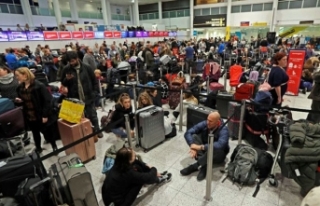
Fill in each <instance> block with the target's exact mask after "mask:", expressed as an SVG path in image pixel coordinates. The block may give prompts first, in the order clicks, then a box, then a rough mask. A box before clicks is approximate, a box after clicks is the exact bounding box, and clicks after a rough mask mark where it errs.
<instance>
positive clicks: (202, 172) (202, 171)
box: [197, 166, 207, 181]
mask: <svg viewBox="0 0 320 206" xmlns="http://www.w3.org/2000/svg"><path fill="white" fill-rule="evenodd" d="M206 176H207V167H206V166H202V167H201V168H200V171H199V173H198V176H197V180H198V181H202V180H204V179H205V178H206Z"/></svg>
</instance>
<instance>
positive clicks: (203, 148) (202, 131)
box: [180, 112, 230, 181]
mask: <svg viewBox="0 0 320 206" xmlns="http://www.w3.org/2000/svg"><path fill="white" fill-rule="evenodd" d="M209 134H214V143H213V147H214V150H213V159H212V161H213V164H214V165H215V164H221V163H223V162H224V161H225V158H226V156H227V154H228V153H229V150H230V147H229V131H228V128H227V127H226V126H223V120H222V119H221V118H220V114H219V113H218V112H212V113H210V114H209V115H208V118H207V120H204V121H202V122H200V123H198V124H196V125H194V126H193V127H192V128H190V129H189V130H188V131H187V132H186V133H185V134H184V138H185V139H186V141H187V144H188V145H189V146H190V151H189V153H190V156H191V158H194V159H196V160H197V162H196V163H194V164H192V165H189V166H188V167H186V168H184V169H182V170H180V174H181V175H183V176H186V175H190V174H191V173H193V172H196V171H198V168H199V167H200V171H199V174H198V176H197V180H198V181H201V180H203V179H205V178H206V172H207V151H208V135H209Z"/></svg>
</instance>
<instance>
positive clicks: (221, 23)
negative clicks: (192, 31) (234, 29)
mask: <svg viewBox="0 0 320 206" xmlns="http://www.w3.org/2000/svg"><path fill="white" fill-rule="evenodd" d="M226 24H227V15H225V14H221V15H210V16H195V17H194V19H193V27H194V28H203V27H226Z"/></svg>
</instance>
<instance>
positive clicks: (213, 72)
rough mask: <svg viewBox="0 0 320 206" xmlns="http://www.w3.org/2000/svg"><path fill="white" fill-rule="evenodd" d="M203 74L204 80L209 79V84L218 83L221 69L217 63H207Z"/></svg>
mask: <svg viewBox="0 0 320 206" xmlns="http://www.w3.org/2000/svg"><path fill="white" fill-rule="evenodd" d="M203 72H204V73H203V79H207V77H209V82H217V81H218V80H219V78H220V74H221V67H220V65H219V64H218V63H217V62H210V63H206V64H205V65H204V70H203Z"/></svg>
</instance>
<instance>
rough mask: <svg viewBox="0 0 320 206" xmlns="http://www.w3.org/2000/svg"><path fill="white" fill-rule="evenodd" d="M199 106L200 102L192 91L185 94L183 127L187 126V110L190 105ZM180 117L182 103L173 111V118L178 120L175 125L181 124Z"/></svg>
mask: <svg viewBox="0 0 320 206" xmlns="http://www.w3.org/2000/svg"><path fill="white" fill-rule="evenodd" d="M190 104H192V105H198V100H197V98H195V97H194V96H193V95H192V93H191V91H187V93H184V94H183V116H182V125H183V126H187V108H188V105H190ZM179 115H180V103H179V104H178V106H177V107H176V109H175V110H174V111H173V116H174V117H175V118H176V120H175V123H176V124H179V119H180V118H179Z"/></svg>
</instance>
